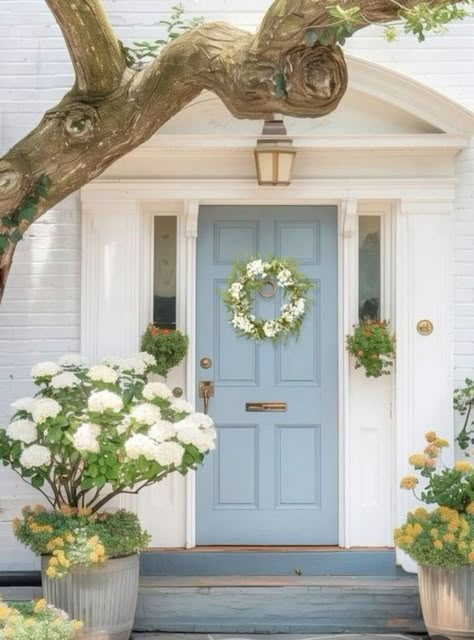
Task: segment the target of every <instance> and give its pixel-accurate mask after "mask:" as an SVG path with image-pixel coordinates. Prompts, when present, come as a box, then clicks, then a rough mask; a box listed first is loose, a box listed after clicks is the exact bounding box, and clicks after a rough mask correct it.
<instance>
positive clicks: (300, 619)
mask: <svg viewBox="0 0 474 640" xmlns="http://www.w3.org/2000/svg"><path fill="white" fill-rule="evenodd" d="M135 631H139V632H152V631H159V632H181V633H214V634H215V633H290V634H301V633H317V634H321V633H322V634H324V633H364V634H366V633H423V632H425V628H424V626H423V622H422V618H421V609H420V602H419V597H418V587H417V581H416V577H415V576H408V575H405V576H404V577H393V576H392V577H388V576H385V577H380V576H379V577H377V576H374V577H367V576H365V577H363V576H295V575H293V576H193V577H191V576H149V577H144V578H142V580H141V586H140V595H139V601H138V608H137V615H136V619H135ZM138 637H139V636H138Z"/></svg>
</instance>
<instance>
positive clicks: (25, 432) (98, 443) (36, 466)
mask: <svg viewBox="0 0 474 640" xmlns="http://www.w3.org/2000/svg"><path fill="white" fill-rule="evenodd" d="M155 366H156V360H155V358H154V357H153V356H152V355H150V354H148V353H140V354H138V355H137V356H135V357H133V358H109V359H108V360H107V361H103V362H102V363H100V364H98V365H95V366H92V367H86V366H84V364H83V361H82V359H81V358H80V357H77V356H66V357H65V358H63V359H61V360H60V362H59V363H54V362H43V363H40V364H38V365H36V366H35V367H33V370H32V377H33V381H34V383H35V384H36V386H37V387H38V391H37V393H36V395H35V396H34V397H31V398H22V399H20V400H17V401H16V402H14V403H13V409H14V415H13V417H12V420H11V422H10V424H9V425H8V426H7V427H6V428H5V429H0V459H1V460H2V461H3V464H4V465H9V466H10V467H11V468H12V469H13V470H14V471H15V472H16V473H18V474H19V475H20V476H21V477H22V478H23V480H24V481H25V482H27V483H28V484H30V485H31V486H33V487H34V488H36V489H37V490H38V491H39V492H41V494H42V495H43V498H44V503H45V504H46V505H47V507H48V508H45V506H43V505H41V506H38V507H27V508H25V509H24V510H23V517H22V518H21V519H16V520H15V522H14V530H15V534H16V536H17V537H18V539H19V540H21V541H22V542H23V543H24V544H25V545H27V546H28V547H29V548H30V549H31V550H32V551H33V552H34V553H36V554H38V555H39V556H41V557H42V583H43V593H44V595H45V597H46V598H47V600H48V602H51V603H52V604H54V605H55V606H57V607H59V608H60V609H64V610H65V611H67V613H68V614H69V615H71V616H72V617H74V618H77V619H79V620H82V621H83V622H84V628H83V629H82V630H81V632H80V634H81V638H94V639H95V638H96V637H99V636H100V637H102V634H106V635H104V636H103V637H104V638H105V637H107V638H110V639H113V640H127V639H128V638H129V636H130V632H131V628H132V624H133V619H134V614H135V607H136V601H137V594H138V575H139V563H138V553H139V552H140V550H142V549H143V548H145V547H146V546H147V545H148V543H149V536H148V534H147V533H146V532H145V531H143V530H142V528H141V526H140V523H139V521H138V518H137V516H136V515H135V514H133V513H130V512H127V511H124V510H119V511H115V512H107V511H105V510H104V508H105V507H106V506H107V505H109V504H110V501H111V500H112V499H113V498H115V497H116V496H118V495H120V494H121V493H138V492H139V491H141V490H142V489H144V488H145V487H149V486H150V485H153V484H155V483H156V482H159V481H160V480H162V479H163V478H165V477H167V476H168V475H169V474H170V473H174V472H178V473H181V474H183V475H184V474H186V473H187V472H188V471H189V469H195V468H196V467H197V465H198V464H199V463H201V462H202V461H203V459H204V456H205V454H206V453H207V452H208V451H210V450H211V449H213V448H214V438H215V430H214V425H213V422H212V420H211V418H210V417H209V416H207V415H204V414H200V413H196V412H194V410H193V407H191V405H189V403H187V402H186V401H185V400H183V399H177V398H174V397H173V395H172V393H171V391H170V389H169V388H168V387H167V386H166V385H165V384H163V383H161V382H153V381H149V379H148V374H149V373H150V372H151V371H153V369H154V367H155ZM0 637H1V636H0ZM65 637H66V636H65ZM48 638H49V636H48Z"/></svg>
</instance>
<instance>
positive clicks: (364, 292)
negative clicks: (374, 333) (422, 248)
mask: <svg viewBox="0 0 474 640" xmlns="http://www.w3.org/2000/svg"><path fill="white" fill-rule="evenodd" d="M380 222H381V218H380V216H360V217H359V319H360V320H364V319H368V318H370V319H372V320H380V227H381V225H380Z"/></svg>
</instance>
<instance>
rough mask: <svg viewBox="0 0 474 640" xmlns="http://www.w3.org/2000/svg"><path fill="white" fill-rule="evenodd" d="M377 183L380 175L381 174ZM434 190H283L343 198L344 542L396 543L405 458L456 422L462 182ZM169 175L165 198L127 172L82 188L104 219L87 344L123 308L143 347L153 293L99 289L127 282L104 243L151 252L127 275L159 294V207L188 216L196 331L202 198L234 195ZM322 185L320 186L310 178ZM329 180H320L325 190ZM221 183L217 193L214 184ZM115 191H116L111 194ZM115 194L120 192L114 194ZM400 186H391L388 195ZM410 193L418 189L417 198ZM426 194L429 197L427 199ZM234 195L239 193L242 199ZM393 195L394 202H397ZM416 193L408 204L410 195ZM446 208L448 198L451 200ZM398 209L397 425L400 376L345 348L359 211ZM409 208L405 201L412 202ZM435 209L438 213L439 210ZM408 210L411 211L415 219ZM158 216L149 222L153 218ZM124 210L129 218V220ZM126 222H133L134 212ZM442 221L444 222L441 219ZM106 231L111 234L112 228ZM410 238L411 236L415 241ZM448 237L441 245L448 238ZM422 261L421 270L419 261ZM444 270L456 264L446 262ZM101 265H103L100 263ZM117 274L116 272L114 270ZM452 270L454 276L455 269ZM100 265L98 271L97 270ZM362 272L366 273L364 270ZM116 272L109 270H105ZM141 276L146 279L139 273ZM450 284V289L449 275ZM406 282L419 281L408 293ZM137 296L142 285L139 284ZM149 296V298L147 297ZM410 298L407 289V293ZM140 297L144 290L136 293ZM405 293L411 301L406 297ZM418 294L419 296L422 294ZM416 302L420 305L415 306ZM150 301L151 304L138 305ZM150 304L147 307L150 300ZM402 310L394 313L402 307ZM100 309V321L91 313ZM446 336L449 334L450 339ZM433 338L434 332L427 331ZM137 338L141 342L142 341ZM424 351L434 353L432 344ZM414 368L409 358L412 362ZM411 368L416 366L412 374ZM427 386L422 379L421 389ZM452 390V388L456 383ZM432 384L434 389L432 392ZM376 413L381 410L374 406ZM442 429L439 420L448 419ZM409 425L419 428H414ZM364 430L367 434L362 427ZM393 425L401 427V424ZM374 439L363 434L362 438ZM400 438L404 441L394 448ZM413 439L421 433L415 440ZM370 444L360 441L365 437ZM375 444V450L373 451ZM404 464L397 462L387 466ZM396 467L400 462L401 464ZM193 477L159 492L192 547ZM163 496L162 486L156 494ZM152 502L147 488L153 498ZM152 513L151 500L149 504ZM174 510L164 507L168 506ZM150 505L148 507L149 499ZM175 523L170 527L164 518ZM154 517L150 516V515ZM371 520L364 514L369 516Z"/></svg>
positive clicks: (87, 301) (187, 306) (183, 240)
mask: <svg viewBox="0 0 474 640" xmlns="http://www.w3.org/2000/svg"><path fill="white" fill-rule="evenodd" d="M376 182H378V181H376ZM436 185H437V188H436V192H435V191H434V189H433V187H434V185H433V184H428V185H426V184H423V181H418V182H417V184H416V186H415V185H414V184H413V182H411V183H410V184H406V183H405V184H404V185H402V184H401V182H400V181H397V183H396V184H395V185H394V184H392V185H388V184H387V183H386V182H385V183H384V185H381V184H380V183H379V184H372V185H369V184H368V183H367V181H365V183H364V184H363V187H362V189H361V191H362V193H361V195H362V196H363V197H362V198H358V197H357V192H356V191H355V190H353V192H352V193H351V197H350V198H347V197H346V198H340V199H339V200H336V199H335V198H334V196H335V195H339V196H341V195H342V196H344V195H346V194H347V189H346V188H345V186H344V185H343V184H342V181H341V183H340V184H339V185H335V184H334V182H333V181H332V182H331V184H330V185H329V184H327V185H325V186H323V187H322V189H327V191H329V192H330V193H331V196H332V197H331V198H328V199H323V197H318V196H319V195H320V194H319V193H316V195H315V196H313V198H310V197H309V194H308V191H310V188H309V185H307V184H294V185H291V186H290V187H289V188H288V189H286V190H285V198H284V199H279V200H278V203H279V204H281V203H282V202H286V203H291V204H294V205H297V204H298V203H299V202H304V203H308V202H309V203H321V202H325V203H334V202H337V204H338V206H339V234H340V247H341V251H340V256H339V273H340V282H341V284H342V286H341V287H340V309H339V314H340V338H339V345H340V348H339V351H340V353H339V363H340V372H341V373H340V382H341V388H340V398H341V403H340V442H341V449H340V463H341V464H340V474H341V478H340V486H341V492H340V513H341V520H340V522H341V527H340V544H341V546H346V547H352V546H391V545H392V529H393V526H394V525H395V523H396V522H398V521H400V519H401V518H402V516H403V514H404V512H405V510H406V507H407V504H408V503H407V500H406V494H401V493H400V492H399V491H398V490H397V478H398V477H399V476H400V473H406V471H407V469H406V459H407V456H408V453H409V452H411V451H412V450H413V449H416V448H417V445H418V447H420V446H421V442H419V443H418V441H419V440H420V437H421V438H422V435H423V433H424V431H425V430H426V428H427V427H430V426H432V425H433V422H432V420H433V418H434V417H435V415H443V416H445V420H444V424H445V425H446V427H445V433H446V434H447V435H449V433H450V429H451V428H452V427H451V426H450V425H451V421H450V384H449V377H450V371H451V369H450V366H451V364H450V363H451V339H450V317H451V316H450V307H451V298H450V294H449V291H450V282H449V260H450V255H451V251H452V247H451V244H450V237H451V236H450V233H447V232H446V231H447V227H449V224H450V215H449V213H450V211H451V210H452V198H453V185H452V182H451V181H446V182H445V184H443V185H440V183H439V181H437V183H436ZM170 187H171V185H169V188H168V189H167V190H166V196H167V197H166V200H163V201H160V200H159V199H158V198H157V197H156V194H157V193H158V192H161V191H162V189H161V187H159V188H157V185H156V184H150V183H148V184H147V183H143V182H140V183H130V182H129V183H127V185H126V188H124V185H123V183H105V182H104V183H94V184H93V185H90V187H88V188H87V189H86V190H84V191H83V202H84V229H85V235H86V236H87V235H90V234H91V231H92V230H93V229H95V228H96V226H97V225H99V227H100V228H102V226H101V225H103V228H104V233H103V234H102V235H101V236H100V239H97V237H96V239H95V242H91V241H90V239H89V238H85V242H84V249H85V251H84V256H83V259H84V267H83V268H84V272H85V273H88V274H89V277H88V278H87V279H84V292H83V318H84V322H83V325H82V331H83V344H84V345H85V347H86V349H87V345H92V346H94V345H97V344H98V340H99V338H98V334H99V332H100V331H101V328H100V327H101V325H102V323H103V322H108V321H109V320H110V318H111V317H114V316H115V315H120V314H131V315H132V316H133V321H132V320H130V321H129V322H128V323H127V325H126V327H123V326H121V327H120V331H117V332H116V338H115V339H116V344H117V349H116V350H118V349H119V347H121V348H122V350H123V349H124V347H123V345H124V344H126V345H128V347H127V348H128V349H130V350H133V349H132V346H133V347H134V348H138V341H139V336H140V333H141V332H142V330H143V329H144V327H145V325H146V322H147V321H148V320H149V318H150V315H149V313H150V312H149V311H148V315H146V304H145V305H144V304H142V305H141V307H140V305H139V304H138V303H137V307H136V309H135V308H132V306H131V305H132V301H131V300H130V298H129V297H128V296H125V297H123V296H122V297H120V296H115V295H112V296H109V297H108V298H107V299H108V300H109V302H110V305H112V306H110V305H108V306H104V304H103V297H102V296H101V295H98V292H97V291H96V288H97V284H98V283H102V284H101V285H100V286H102V287H105V288H107V286H110V287H111V289H112V290H113V289H114V287H115V286H118V284H119V281H118V280H117V279H113V278H111V274H112V273H113V269H111V265H110V264H109V261H108V260H106V259H105V256H108V255H109V254H110V252H109V251H105V246H107V245H109V244H111V245H112V246H120V245H121V244H124V243H125V245H126V247H125V253H123V254H121V255H122V256H123V255H130V261H131V262H130V264H135V262H134V261H133V259H132V256H133V255H136V256H139V255H142V261H141V268H138V271H137V268H135V271H133V270H130V271H127V272H126V273H125V274H124V278H125V280H120V286H121V288H123V289H127V290H129V291H130V292H132V291H133V292H136V289H137V285H136V280H137V279H138V281H139V283H143V287H145V286H146V287H148V293H147V294H146V295H145V294H144V292H143V291H142V294H141V295H142V300H143V299H144V298H145V299H146V298H148V300H149V297H150V294H149V291H150V290H151V289H150V283H149V280H148V284H147V278H148V279H149V275H147V274H150V273H151V256H149V258H148V259H147V257H146V252H144V251H143V248H144V246H145V245H146V242H148V243H149V235H148V238H147V236H146V229H147V225H149V224H150V216H152V215H154V214H155V213H159V212H160V211H161V212H162V213H163V214H168V215H170V214H173V213H176V215H178V218H179V220H180V222H179V225H178V229H179V230H180V240H179V247H181V249H180V248H179V247H178V250H179V252H180V253H179V263H180V273H179V275H178V282H179V284H180V287H179V296H180V302H178V318H179V323H180V326H181V328H183V329H184V330H185V331H186V332H188V333H189V334H190V336H191V338H192V328H193V327H194V323H195V318H194V313H195V290H196V282H195V247H196V230H197V224H196V223H197V215H198V211H199V202H200V201H201V202H206V203H223V202H226V200H225V197H224V194H223V193H222V191H223V185H221V184H220V181H219V182H218V183H217V184H216V183H214V184H210V183H207V184H206V185H203V184H199V185H196V184H195V183H192V184H190V183H187V184H174V185H173V187H174V189H173V192H174V198H172V197H170V196H171V189H170ZM240 187H241V189H240V190H241V192H242V199H241V200H240V201H241V202H245V203H248V202H258V203H267V204H272V200H270V199H268V200H267V199H265V198H262V195H267V194H268V193H270V194H271V195H273V193H274V192H272V191H271V190H270V191H269V190H268V189H267V190H265V191H266V193H265V194H262V191H261V190H260V189H259V188H256V187H255V186H254V185H253V184H249V183H245V184H243V183H241V184H240ZM183 191H184V192H185V193H188V194H192V195H193V196H194V197H192V198H189V199H187V200H185V201H183V200H179V196H180V195H181V194H182V193H183ZM311 191H312V192H313V193H314V192H315V191H316V189H314V185H313V188H311ZM317 191H319V189H317ZM367 191H369V192H370V193H373V194H375V195H376V196H378V198H377V200H376V201H374V199H372V200H371V201H368V199H367ZM216 192H217V193H216ZM396 193H401V194H402V195H403V194H405V196H406V197H405V198H404V199H402V200H401V201H400V200H398V199H397V198H395V197H394V195H395V194H396ZM112 194H113V196H112ZM111 196H112V197H111ZM390 196H391V197H390ZM409 196H411V198H409ZM416 197H418V198H419V199H418V200H417V199H416ZM443 197H444V203H445V204H444V206H445V209H443V211H441V210H440V206H441V205H440V203H442V202H443ZM232 202H233V203H235V202H236V201H235V200H232ZM387 202H390V203H392V204H390V205H388V204H387ZM404 202H405V203H406V207H405V209H403V204H404ZM441 208H442V207H441ZM392 209H393V210H394V213H393V219H394V222H395V227H396V229H397V232H396V243H395V244H396V249H395V255H396V267H395V269H394V276H393V277H392V278H390V277H389V276H388V275H387V274H388V273H389V272H390V266H391V260H390V258H389V257H388V255H387V251H385V262H384V263H385V264H386V265H387V268H386V269H385V273H386V276H385V281H389V282H391V285H392V286H393V288H394V291H395V292H396V295H395V297H396V299H397V305H396V318H394V320H395V322H394V324H395V329H396V332H397V349H398V354H399V358H398V362H397V373H396V380H397V392H396V406H395V409H396V411H392V416H393V415H396V421H395V423H394V425H393V430H392V427H391V424H392V423H391V422H390V418H389V416H390V400H391V381H392V380H393V379H394V377H391V378H387V379H384V380H383V381H368V380H366V379H364V378H361V376H360V375H359V372H354V371H353V369H352V368H351V365H350V361H349V359H348V357H347V355H346V352H345V349H344V340H345V335H346V333H347V332H348V329H350V325H351V324H352V322H353V321H354V320H355V319H356V314H357V301H356V298H355V296H356V293H355V292H356V291H357V286H356V280H354V275H355V274H356V273H357V214H360V213H364V214H366V213H368V212H370V211H372V212H381V213H383V214H384V217H385V216H386V219H387V221H388V220H390V218H391V217H392ZM402 211H403V212H402ZM430 212H434V213H430ZM108 216H112V217H113V219H114V224H113V225H111V224H106V223H105V222H103V223H102V222H96V219H99V218H103V220H104V221H105V220H106V219H107V217H108ZM405 218H408V219H409V225H408V224H407V222H406V220H405ZM131 219H134V220H135V224H136V229H141V232H135V233H132V234H130V233H128V235H127V233H125V231H124V229H126V228H127V226H126V224H127V223H128V224H130V220H131ZM147 219H148V222H147ZM120 220H122V223H120V222H119V221H120ZM125 221H127V223H126V222H125ZM441 221H442V222H441ZM431 222H435V223H436V229H437V232H436V233H434V234H433V233H431V236H433V242H434V243H435V244H436V246H437V248H438V249H439V250H438V251H437V252H432V251H431V248H430V247H427V246H425V244H424V240H425V238H426V237H427V236H426V234H425V233H424V231H425V230H426V228H427V226H428V228H429V227H430V223H431ZM385 227H386V232H385V234H384V237H385V246H386V247H390V245H391V242H392V241H391V234H390V233H389V231H390V229H389V228H390V223H388V224H386V225H385ZM105 230H106V231H107V235H105ZM407 239H408V242H407ZM440 245H442V246H440ZM436 255H442V256H444V257H445V259H444V261H442V260H438V259H437V258H436V257H435V256H436ZM406 256H408V258H409V259H410V260H411V262H410V265H411V264H412V263H413V260H414V258H416V260H415V262H414V263H413V266H412V267H411V269H410V270H408V271H407V270H406V268H407V265H408V262H407V258H406ZM426 260H428V261H429V269H432V271H431V273H432V274H434V275H438V276H439V278H440V280H439V279H438V282H437V284H436V285H435V290H433V288H431V289H430V287H427V286H426V282H424V281H423V280H422V273H423V265H424V264H428V262H426ZM414 269H416V271H414ZM445 269H446V270H445ZM94 270H96V271H97V272H96V274H95V275H93V274H94ZM107 274H108V276H107ZM415 274H417V277H418V282H419V285H418V286H419V287H421V288H422V289H423V290H424V292H425V293H424V297H425V299H426V303H425V306H424V307H422V308H421V307H420V306H419V300H420V297H419V296H418V297H417V295H416V294H415V293H414V292H413V290H412V289H413V277H415ZM447 274H448V275H447ZM99 276H100V277H99ZM355 277H356V276H355ZM107 278H109V279H108V280H107ZM134 278H136V279H135V280H134ZM440 282H441V283H442V286H441V288H440V287H439V283H440ZM407 291H410V293H409V295H408V296H407ZM129 295H136V294H135V293H134V294H129ZM143 297H144V298H143ZM391 297H392V296H391V294H390V293H389V292H388V291H387V286H385V301H384V310H385V312H386V313H388V312H389V310H390V299H391ZM407 298H408V300H407ZM133 300H136V298H133ZM440 300H443V302H444V303H446V306H445V307H444V309H443V312H441V307H440V304H439V301H440ZM405 301H406V302H405ZM415 303H416V304H415ZM407 307H410V310H408V309H407ZM138 309H141V311H140V312H139V311H137V310H138ZM148 309H149V307H148ZM422 311H423V314H424V315H425V316H427V317H431V318H434V317H436V319H435V326H436V329H437V331H436V333H437V334H438V336H439V338H436V346H437V352H436V357H435V360H436V366H428V367H425V366H424V365H423V364H422V363H421V362H420V361H418V360H417V359H416V358H414V357H411V356H409V355H407V354H409V352H410V349H413V343H414V342H416V344H417V347H416V348H417V349H419V350H420V353H423V354H424V355H426V354H429V353H431V349H430V347H429V341H430V340H432V339H433V338H435V336H436V333H434V334H433V336H431V337H429V338H421V336H420V338H419V339H418V338H416V337H415V336H414V333H415V332H416V330H415V324H416V321H417V317H418V316H417V313H421V312H422ZM392 317H393V316H392ZM91 318H94V321H93V322H91V320H90V319H91ZM111 333H114V332H113V331H112V332H110V327H109V333H108V338H107V339H108V343H107V346H108V349H107V351H106V352H104V349H103V348H102V347H100V345H99V348H97V347H96V348H95V351H94V350H93V349H91V350H90V351H89V352H86V355H88V356H89V357H91V358H92V359H94V358H95V357H96V355H106V353H110V346H111V340H112V339H113V337H112V335H111ZM441 336H442V338H441ZM423 341H424V342H423ZM135 345H136V346H135ZM190 349H191V351H190V356H189V358H188V362H187V365H186V389H187V393H188V397H189V398H190V399H191V400H192V395H190V390H192V389H194V387H195V371H194V357H193V356H194V354H193V350H194V345H193V341H192V340H191V347H190ZM425 352H426V353H425ZM407 367H408V369H407ZM420 369H421V370H422V375H424V376H425V377H424V381H423V385H424V388H425V393H422V394H421V395H420V393H418V392H415V387H414V385H413V384H412V383H409V382H408V380H413V376H414V375H415V373H414V371H415V370H417V371H418V370H420ZM407 371H408V373H407ZM373 382H375V383H376V384H378V383H381V384H382V385H384V387H383V392H382V393H383V397H384V398H385V400H384V402H381V401H380V398H381V395H380V394H379V395H378V398H379V399H378V400H377V403H376V404H374V405H371V399H373V398H374V397H375V396H376V394H374V393H373V387H371V386H370V385H371V384H372V383H373ZM419 387H420V385H419V384H418V387H417V389H418V388H419ZM364 388H365V395H366V401H364V402H362V403H360V402H358V398H360V397H363V395H361V394H364ZM433 389H436V390H437V392H436V403H435V404H436V408H435V409H433V408H432V407H430V406H429V399H428V396H429V397H431V396H432V390H433ZM446 389H448V390H446ZM428 390H429V394H428ZM376 412H378V413H376ZM371 415H378V416H383V420H384V423H383V424H382V423H381V421H380V419H377V421H376V422H375V424H374V422H373V421H372V422H370V421H369V422H368V421H367V416H371ZM440 431H441V430H440ZM408 433H410V437H409V438H408V437H407V434H408ZM361 434H362V435H361ZM384 434H388V438H387V439H385V438H384ZM394 434H395V435H394ZM364 438H365V439H364ZM392 438H393V439H394V441H395V446H394V447H392V446H391V445H392ZM408 443H412V446H411V447H408ZM361 445H362V446H361ZM369 452H370V453H369ZM380 469H384V470H385V473H384V478H383V479H381V478H380ZM390 469H394V472H390V471H388V472H387V470H390ZM395 470H396V473H395ZM375 482H376V486H377V491H374V488H373V483H375ZM183 484H184V485H185V486H181V487H179V488H176V489H175V490H171V489H169V488H165V487H160V488H159V489H157V490H155V491H158V493H159V494H160V496H161V497H157V498H156V499H155V500H156V506H157V518H156V522H157V523H160V524H159V525H158V524H157V525H156V528H155V530H153V531H152V534H153V536H154V543H153V544H154V545H155V546H188V547H192V546H193V545H194V543H195V539H194V521H195V514H194V480H193V477H192V476H188V477H187V479H186V481H185V483H183ZM156 495H157V496H158V494H156ZM144 499H145V500H147V502H148V503H149V499H148V498H144ZM140 500H141V498H139V499H138V500H126V501H125V503H122V504H123V505H124V506H128V507H131V508H135V509H137V510H138V512H140V511H142V509H140ZM143 512H145V510H143ZM165 512H166V513H165ZM147 514H148V516H147V517H149V516H150V510H149V509H148V511H147ZM165 520H166V521H168V522H170V523H171V522H174V524H173V527H174V529H173V528H172V527H171V524H170V525H169V526H167V528H166V530H163V527H162V524H161V523H163V522H164V521H165ZM148 522H149V524H148ZM148 522H147V526H148V527H149V528H150V526H151V527H153V522H154V519H153V518H151V520H149V521H148ZM362 523H363V524H362ZM172 529H173V530H172Z"/></svg>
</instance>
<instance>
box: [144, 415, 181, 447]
mask: <svg viewBox="0 0 474 640" xmlns="http://www.w3.org/2000/svg"><path fill="white" fill-rule="evenodd" d="M175 435H176V425H175V424H173V423H172V422H168V420H159V421H158V422H155V424H153V425H152V426H151V427H150V430H149V431H148V436H149V437H150V438H151V439H152V440H154V441H155V442H164V441H165V440H170V439H171V438H174V436H175Z"/></svg>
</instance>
